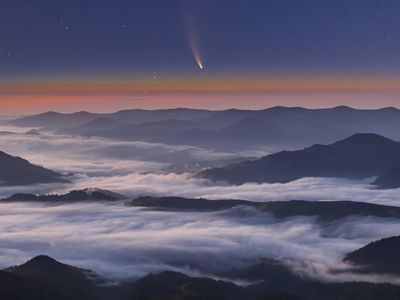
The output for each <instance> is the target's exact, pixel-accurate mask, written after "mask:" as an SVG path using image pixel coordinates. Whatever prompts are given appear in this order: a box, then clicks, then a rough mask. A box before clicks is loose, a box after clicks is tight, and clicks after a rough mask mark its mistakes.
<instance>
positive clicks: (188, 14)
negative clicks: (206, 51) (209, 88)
mask: <svg viewBox="0 0 400 300" xmlns="http://www.w3.org/2000/svg"><path fill="white" fill-rule="evenodd" d="M180 3H181V8H182V12H183V20H184V23H185V24H184V26H185V31H186V36H187V41H188V44H189V47H190V50H191V52H192V55H193V58H194V60H195V62H196V64H197V66H198V67H199V68H200V70H203V69H204V63H203V58H202V56H201V54H200V50H199V45H198V41H197V38H196V34H195V30H194V28H195V27H196V26H195V18H194V15H193V6H192V5H190V4H191V3H190V1H186V0H181V2H180Z"/></svg>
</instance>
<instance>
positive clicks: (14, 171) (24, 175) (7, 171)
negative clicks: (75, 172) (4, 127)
mask: <svg viewBox="0 0 400 300" xmlns="http://www.w3.org/2000/svg"><path fill="white" fill-rule="evenodd" d="M63 181H65V180H64V179H63V178H62V175H61V174H59V173H57V172H54V171H52V170H49V169H46V168H43V167H41V166H36V165H33V164H31V163H30V162H29V161H27V160H25V159H22V158H20V157H15V156H11V155H9V154H7V153H4V152H1V151H0V186H2V185H29V184H35V183H50V182H63Z"/></svg>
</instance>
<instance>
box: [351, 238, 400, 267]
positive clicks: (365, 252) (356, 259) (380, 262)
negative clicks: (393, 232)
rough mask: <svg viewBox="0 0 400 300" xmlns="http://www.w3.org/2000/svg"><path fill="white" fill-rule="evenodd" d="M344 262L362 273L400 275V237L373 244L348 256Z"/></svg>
mask: <svg viewBox="0 0 400 300" xmlns="http://www.w3.org/2000/svg"><path fill="white" fill-rule="evenodd" d="M344 261H345V262H348V263H351V264H353V265H354V266H356V267H359V271H360V272H364V273H387V274H396V275H400V236H395V237H389V238H384V239H381V240H379V241H375V242H372V243H370V244H368V245H366V246H364V247H362V248H360V249H358V250H356V251H354V252H351V253H349V254H347V255H346V257H345V258H344Z"/></svg>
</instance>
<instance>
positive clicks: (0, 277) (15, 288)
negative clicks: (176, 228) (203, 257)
mask: <svg viewBox="0 0 400 300" xmlns="http://www.w3.org/2000/svg"><path fill="white" fill-rule="evenodd" d="M226 275H227V276H228V277H233V278H245V279H247V280H248V281H250V282H251V281H252V280H256V281H257V282H255V283H253V284H250V285H246V286H239V285H235V284H233V283H230V282H226V281H221V280H213V279H209V278H200V277H197V278H195V277H189V276H187V275H184V274H181V273H176V272H171V271H165V272H161V273H158V274H150V275H148V276H145V277H143V278H141V279H139V280H136V281H124V282H115V281H110V280H107V279H105V278H102V277H101V276H99V275H97V274H96V273H94V272H93V271H91V270H86V269H81V268H77V267H73V266H69V265H66V264H63V263H60V262H58V261H56V260H54V259H53V258H51V257H49V256H45V255H40V256H37V257H34V258H32V259H31V260H29V261H27V262H26V263H24V264H22V265H19V266H14V267H10V268H7V269H5V270H3V271H0V298H1V299H7V300H27V299H29V300H54V299H57V300H111V299H112V300H128V299H130V300H178V299H179V300H199V299H202V300H215V299H222V300H276V299H279V300H307V299H308V300H320V299H324V300H355V299H363V300H378V299H385V300H395V299H396V300H398V295H399V294H400V287H399V286H395V285H391V284H374V283H367V282H345V283H327V282H319V281H316V280H312V279H308V278H305V277H300V276H298V275H296V274H294V273H292V272H291V271H290V269H289V268H288V267H286V266H285V264H284V263H282V262H279V261H273V260H264V261H261V262H259V263H257V264H255V265H253V266H249V267H245V268H242V269H237V270H231V271H229V272H228V273H226Z"/></svg>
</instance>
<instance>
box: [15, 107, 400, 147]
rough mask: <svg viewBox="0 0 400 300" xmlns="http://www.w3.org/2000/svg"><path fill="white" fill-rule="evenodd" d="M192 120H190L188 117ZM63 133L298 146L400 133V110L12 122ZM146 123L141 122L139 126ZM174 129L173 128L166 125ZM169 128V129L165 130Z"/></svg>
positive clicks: (276, 110) (47, 117) (152, 114)
mask: <svg viewBox="0 0 400 300" xmlns="http://www.w3.org/2000/svg"><path fill="white" fill-rule="evenodd" d="M182 121H187V122H182ZM9 124H10V125H14V126H22V127H39V128H45V129H46V130H50V131H53V132H57V133H59V134H73V135H83V136H100V137H111V138H118V139H123V140H131V141H132V140H137V141H152V142H162V143H168V144H179V145H190V146H200V147H205V148H212V149H223V150H229V151H234V150H243V149H255V148H265V147H268V148H271V149H294V148H296V147H305V146H307V145H310V144H316V143H324V144H326V143H331V142H333V141H335V140H338V139H342V138H345V137H346V136H349V135H351V134H354V133H358V132H372V133H376V134H380V135H384V136H387V137H389V138H392V139H400V133H399V131H398V130H396V129H397V128H399V126H400V111H399V110H397V109H395V108H391V107H388V108H383V109H377V110H360V109H353V108H350V107H346V106H339V107H335V108H329V109H306V108H300V107H272V108H268V109H263V110H238V109H228V110H222V111H211V110H196V109H183V108H179V109H166V110H140V109H133V110H123V111H119V112H115V113H109V114H94V113H88V112H77V113H72V114H61V113H56V112H47V113H44V114H40V115H34V116H28V117H24V118H19V119H16V120H13V121H10V122H9ZM135 125H140V126H135ZM166 129H168V130H166ZM166 132H167V134H165V133H166Z"/></svg>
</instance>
